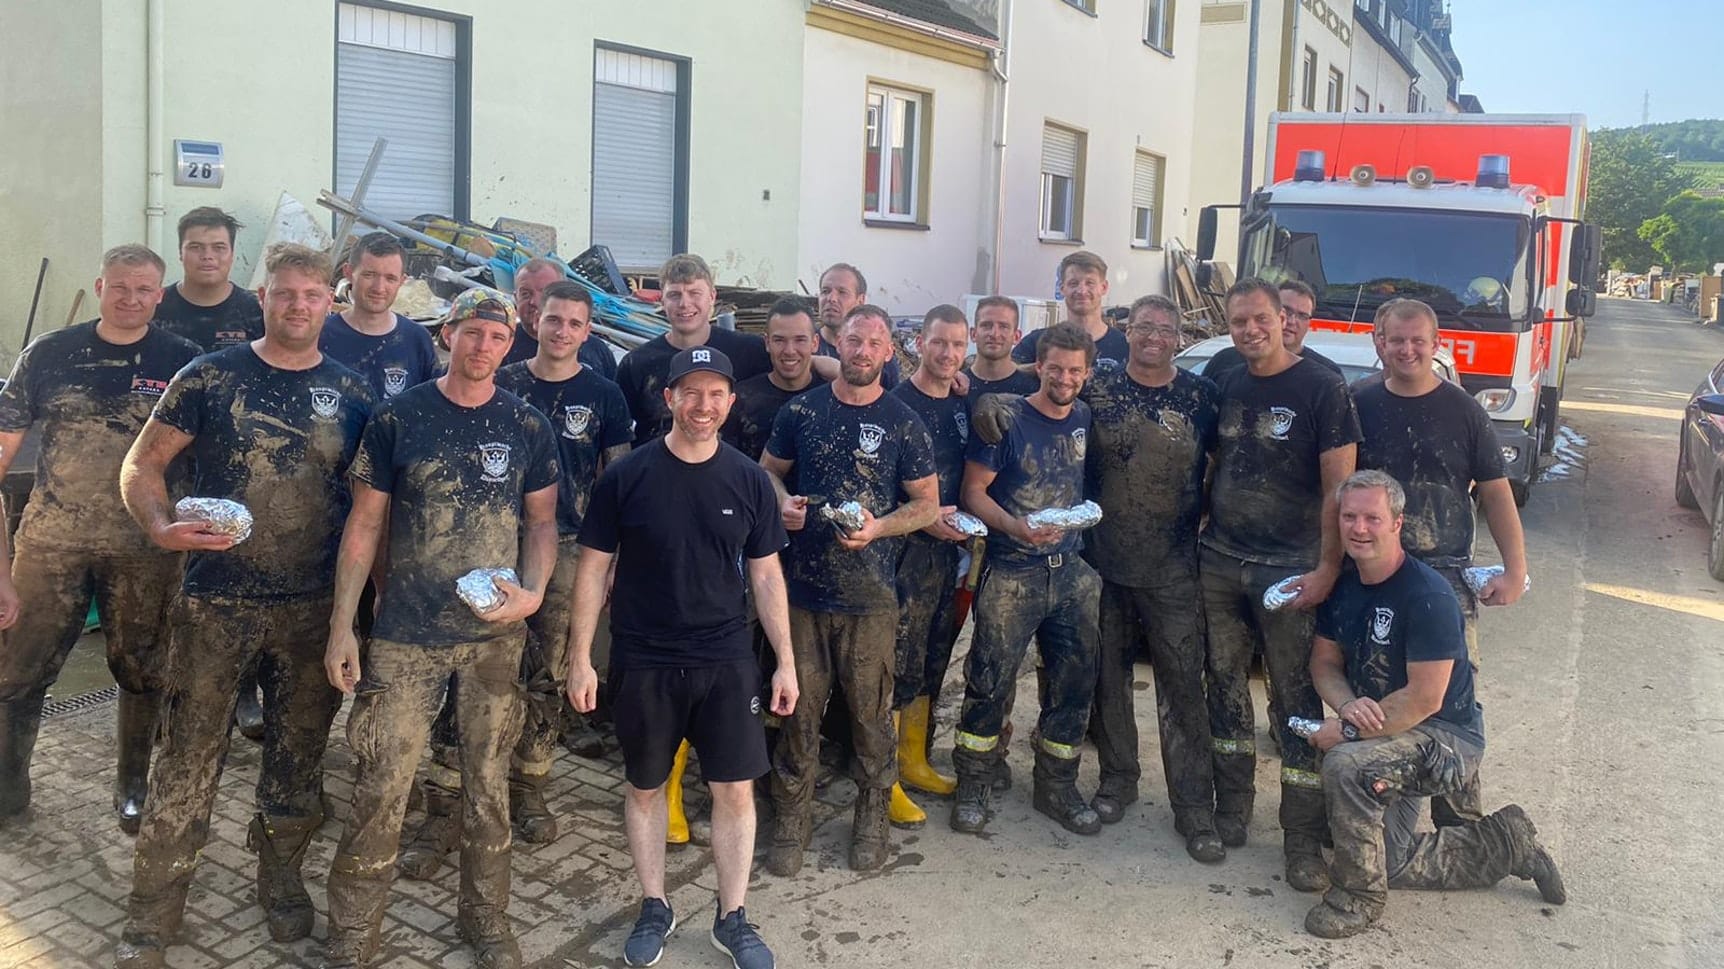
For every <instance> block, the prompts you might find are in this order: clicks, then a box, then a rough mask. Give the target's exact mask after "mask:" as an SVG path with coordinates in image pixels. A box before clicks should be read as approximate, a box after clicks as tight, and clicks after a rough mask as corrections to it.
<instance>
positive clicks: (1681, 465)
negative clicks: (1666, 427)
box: [1676, 435, 1700, 508]
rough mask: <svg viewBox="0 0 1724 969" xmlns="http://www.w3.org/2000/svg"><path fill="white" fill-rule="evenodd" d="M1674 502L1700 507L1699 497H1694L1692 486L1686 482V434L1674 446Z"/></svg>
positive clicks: (1687, 506)
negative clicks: (1675, 446) (1680, 441)
mask: <svg viewBox="0 0 1724 969" xmlns="http://www.w3.org/2000/svg"><path fill="white" fill-rule="evenodd" d="M1676 503H1677V504H1678V505H1681V506H1682V507H1684V508H1699V507H1700V499H1698V498H1696V497H1694V486H1693V485H1691V484H1689V483H1688V439H1687V435H1683V438H1682V443H1681V444H1679V445H1677V448H1676Z"/></svg>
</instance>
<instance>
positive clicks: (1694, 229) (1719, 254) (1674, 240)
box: [1638, 192, 1724, 272]
mask: <svg viewBox="0 0 1724 969" xmlns="http://www.w3.org/2000/svg"><path fill="white" fill-rule="evenodd" d="M1638 234H1639V236H1640V238H1641V239H1643V240H1644V241H1645V242H1646V243H1647V244H1648V245H1650V246H1651V247H1652V249H1653V251H1654V252H1656V253H1658V254H1659V255H1660V256H1662V257H1664V259H1665V265H1667V266H1669V267H1670V268H1671V269H1672V270H1690V271H1694V272H1701V271H1710V270H1711V268H1712V264H1713V263H1715V262H1724V198H1702V197H1701V196H1700V195H1699V194H1698V193H1696V192H1683V193H1682V194H1681V195H1678V196H1676V197H1675V198H1673V199H1671V200H1670V201H1669V202H1667V203H1665V205H1664V210H1663V211H1662V212H1660V213H1658V215H1657V216H1655V217H1654V218H1651V219H1647V220H1646V221H1645V222H1642V223H1641V224H1640V230H1639V233H1638Z"/></svg>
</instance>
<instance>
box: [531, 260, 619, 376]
mask: <svg viewBox="0 0 1724 969" xmlns="http://www.w3.org/2000/svg"><path fill="white" fill-rule="evenodd" d="M565 268H566V267H564V266H563V264H562V263H559V262H557V261H556V260H555V259H547V258H545V257H544V256H537V257H534V258H532V259H529V260H527V261H526V262H524V263H522V264H521V268H519V269H517V270H515V313H516V315H517V317H518V322H517V323H516V324H515V342H514V343H512V344H510V345H509V355H508V356H507V357H505V358H503V366H505V367H507V366H510V365H512V364H517V363H525V362H527V361H528V360H531V359H533V355H534V354H536V353H538V352H539V313H540V311H541V310H542V309H543V307H544V305H545V290H546V289H547V288H549V287H551V286H554V285H556V284H558V283H568V282H572V280H570V279H569V275H568V273H567V272H565ZM575 285H577V286H578V285H580V284H579V283H575ZM589 298H591V297H590V295H589ZM580 356H581V366H583V367H590V368H592V370H593V371H594V372H595V373H597V374H598V375H599V376H601V377H603V378H605V379H606V380H609V381H611V382H613V383H614V382H615V381H616V379H617V357H616V354H615V353H613V352H611V345H610V344H609V343H608V342H606V341H604V340H602V339H597V338H592V339H589V340H587V342H585V343H583V344H581V355H580Z"/></svg>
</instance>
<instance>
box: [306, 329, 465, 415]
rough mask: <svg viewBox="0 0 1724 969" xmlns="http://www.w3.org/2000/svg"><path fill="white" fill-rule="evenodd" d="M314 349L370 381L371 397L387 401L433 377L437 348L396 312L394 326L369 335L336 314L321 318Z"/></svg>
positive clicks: (420, 331) (423, 330)
mask: <svg viewBox="0 0 1724 969" xmlns="http://www.w3.org/2000/svg"><path fill="white" fill-rule="evenodd" d="M317 346H318V349H320V350H322V351H323V352H324V353H327V354H329V355H330V356H332V357H334V358H335V359H337V360H339V361H341V362H342V363H344V364H347V366H348V367H350V368H352V369H353V370H354V371H355V372H357V373H358V374H359V375H360V376H361V377H364V378H365V379H366V380H367V381H368V382H369V383H370V384H371V396H373V397H374V398H376V399H377V400H380V401H382V400H388V399H389V398H391V397H394V396H395V395H396V394H399V393H401V392H402V391H403V390H406V389H407V388H409V387H415V386H418V385H419V384H422V383H424V382H425V381H427V380H430V379H431V378H433V377H435V376H437V364H438V360H437V348H436V347H435V346H434V345H432V343H431V334H430V332H429V331H427V330H426V329H425V328H424V327H423V326H420V325H419V324H418V323H415V322H413V321H412V320H410V319H408V318H407V317H405V316H402V315H401V314H400V313H397V314H395V329H393V330H390V331H389V332H388V333H385V334H383V335H382V336H372V335H371V334H369V333H361V332H359V331H358V330H356V329H354V328H353V326H352V325H351V324H349V323H348V322H347V320H346V319H344V318H343V317H342V315H341V314H340V313H331V314H329V317H328V318H327V319H325V320H324V321H323V333H322V335H321V336H319V337H318V338H317Z"/></svg>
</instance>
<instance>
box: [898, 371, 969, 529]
mask: <svg viewBox="0 0 1724 969" xmlns="http://www.w3.org/2000/svg"><path fill="white" fill-rule="evenodd" d="M892 393H893V394H895V395H897V397H898V399H900V400H902V401H903V402H904V403H906V404H908V405H910V409H911V410H913V411H915V412H916V416H917V417H919V418H921V419H922V426H923V427H925V428H927V429H928V438H929V441H930V442H931V443H932V444H933V446H934V473H935V474H937V475H939V479H940V506H941V507H942V508H943V507H945V506H947V505H956V504H957V503H958V492H959V491H960V490H961V489H962V488H963V485H964V448H965V446H966V445H968V444H969V442H970V409H969V407H968V406H967V403H966V401H965V399H964V398H963V397H961V396H959V395H958V394H947V395H946V396H944V397H929V396H928V395H927V394H924V393H922V388H920V387H918V386H916V381H915V380H913V379H912V380H906V381H904V382H903V383H901V384H899V385H898V386H896V387H893V388H892Z"/></svg>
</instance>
